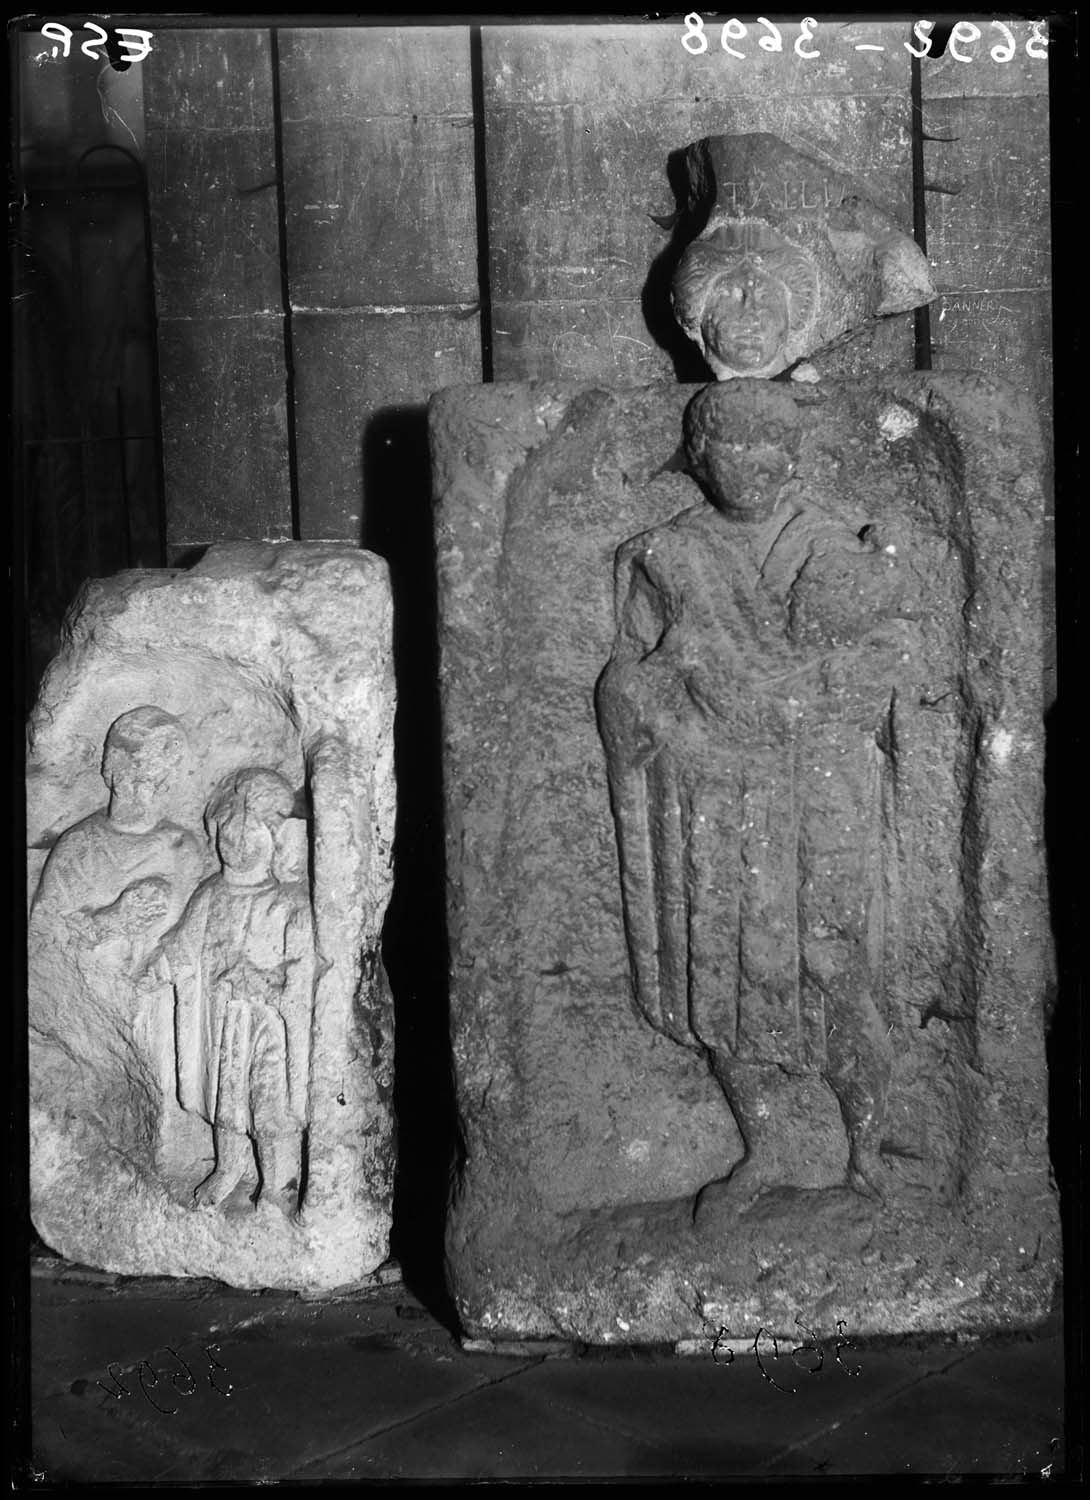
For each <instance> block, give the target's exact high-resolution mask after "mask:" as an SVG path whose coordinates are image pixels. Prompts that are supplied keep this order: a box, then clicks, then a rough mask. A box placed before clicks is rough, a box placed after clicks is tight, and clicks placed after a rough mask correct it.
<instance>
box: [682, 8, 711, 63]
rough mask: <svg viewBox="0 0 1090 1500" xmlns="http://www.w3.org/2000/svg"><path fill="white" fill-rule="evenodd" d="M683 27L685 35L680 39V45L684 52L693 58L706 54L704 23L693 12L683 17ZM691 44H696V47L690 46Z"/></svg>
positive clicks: (706, 44) (706, 41)
mask: <svg viewBox="0 0 1090 1500" xmlns="http://www.w3.org/2000/svg"><path fill="white" fill-rule="evenodd" d="M685 26H686V31H685V35H684V36H683V37H682V38H681V45H682V46H683V47H684V48H685V51H686V52H688V53H689V54H690V55H691V56H693V57H699V56H700V54H701V53H702V52H707V50H708V38H707V37H706V36H705V34H704V22H703V21H702V20H701V19H700V17H699V16H698V15H697V13H696V11H695V10H694V11H690V13H689V14H688V15H687V16H686V17H685ZM692 42H696V43H697V44H698V45H697V46H695V47H694V46H691V45H690V44H691V43H692Z"/></svg>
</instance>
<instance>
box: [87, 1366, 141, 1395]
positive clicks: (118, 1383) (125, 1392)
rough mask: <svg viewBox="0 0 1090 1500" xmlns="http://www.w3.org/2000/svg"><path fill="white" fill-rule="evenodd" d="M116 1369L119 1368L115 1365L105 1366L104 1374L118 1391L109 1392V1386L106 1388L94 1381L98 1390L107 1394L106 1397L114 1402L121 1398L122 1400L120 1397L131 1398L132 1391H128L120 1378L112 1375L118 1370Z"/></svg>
mask: <svg viewBox="0 0 1090 1500" xmlns="http://www.w3.org/2000/svg"><path fill="white" fill-rule="evenodd" d="M118 1368H120V1367H119V1366H117V1365H107V1366H106V1374H107V1375H108V1376H109V1377H110V1379H111V1380H112V1381H113V1383H114V1385H116V1386H118V1387H119V1389H118V1390H116V1391H111V1390H110V1388H109V1386H106V1385H103V1384H102V1381H101V1380H96V1381H95V1384H96V1385H97V1386H98V1387H99V1389H100V1390H103V1391H105V1392H106V1394H107V1396H112V1397H113V1398H114V1400H115V1401H120V1400H121V1398H122V1396H131V1395H132V1391H130V1390H129V1388H128V1386H127V1385H126V1384H125V1382H124V1381H123V1380H122V1379H121V1376H120V1375H115V1374H114V1371H115V1369H118Z"/></svg>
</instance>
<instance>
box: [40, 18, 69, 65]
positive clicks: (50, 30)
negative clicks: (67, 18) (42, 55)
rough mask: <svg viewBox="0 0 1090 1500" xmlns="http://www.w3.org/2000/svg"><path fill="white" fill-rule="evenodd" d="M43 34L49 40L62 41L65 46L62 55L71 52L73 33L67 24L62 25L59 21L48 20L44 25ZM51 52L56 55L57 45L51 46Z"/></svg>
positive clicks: (64, 55) (65, 55)
mask: <svg viewBox="0 0 1090 1500" xmlns="http://www.w3.org/2000/svg"><path fill="white" fill-rule="evenodd" d="M42 35H43V36H44V37H45V39H46V41H47V42H60V44H61V46H62V47H63V48H64V51H63V52H62V53H61V56H62V57H67V56H68V54H69V53H70V52H71V50H72V33H71V32H70V31H69V29H68V27H67V26H62V25H61V23H60V22H59V21H47V22H46V23H45V25H44V26H43V27H42ZM50 52H51V56H53V57H56V55H57V49H56V47H53V48H51V49H50Z"/></svg>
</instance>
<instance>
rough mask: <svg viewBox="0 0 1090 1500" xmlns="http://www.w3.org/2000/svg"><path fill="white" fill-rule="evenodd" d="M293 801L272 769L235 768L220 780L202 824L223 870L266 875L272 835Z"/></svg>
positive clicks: (274, 839) (273, 842) (273, 845)
mask: <svg viewBox="0 0 1090 1500" xmlns="http://www.w3.org/2000/svg"><path fill="white" fill-rule="evenodd" d="M294 804H295V794H294V792H293V791H292V789H291V787H290V786H289V784H288V783H287V781H286V780H285V779H284V777H283V776H281V775H279V773H278V772H276V771H267V770H263V769H257V770H245V771H236V772H235V773H234V774H233V775H232V776H229V777H228V778H227V779H226V780H225V781H224V782H222V783H221V784H220V786H219V787H218V788H217V790H216V792H215V793H214V794H213V796H212V799H211V801H210V802H209V804H208V807H207V808H206V810H205V825H206V827H207V828H208V832H209V834H210V835H211V836H212V838H213V839H214V840H215V844H216V850H217V852H218V854H219V857H220V859H221V860H222V862H223V867H224V869H225V870H227V871H235V872H237V873H239V874H255V875H257V876H259V877H261V876H264V875H267V874H268V873H269V872H270V870H271V869H272V861H273V855H274V852H275V847H276V834H277V832H278V830H279V828H280V825H281V824H282V823H283V822H284V820H285V819H286V818H289V817H290V816H291V813H292V809H293V807H294Z"/></svg>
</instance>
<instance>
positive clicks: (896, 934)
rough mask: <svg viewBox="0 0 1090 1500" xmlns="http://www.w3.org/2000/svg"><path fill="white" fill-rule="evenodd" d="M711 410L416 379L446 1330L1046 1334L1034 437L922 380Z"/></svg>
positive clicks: (691, 1335) (617, 1336) (948, 383)
mask: <svg viewBox="0 0 1090 1500" xmlns="http://www.w3.org/2000/svg"><path fill="white" fill-rule="evenodd" d="M697 389H698V388H696V387H692V386H689V387H685V386H676V385H668V384H663V385H654V386H650V387H648V388H646V389H640V390H620V391H617V390H613V391H609V390H602V389H597V388H592V387H588V386H572V385H544V384H542V385H538V384H534V385H514V384H512V385H498V386H486V387H483V388H481V387H477V388H464V389H462V388H453V389H450V390H447V391H444V392H441V393H440V394H439V395H438V396H436V397H435V398H433V402H432V406H431V432H432V452H433V468H434V481H435V493H436V501H437V538H438V571H439V588H440V611H441V614H440V646H441V673H442V676H441V686H442V705H443V722H444V728H443V734H444V756H445V786H446V799H447V820H448V827H447V862H448V863H447V872H448V881H449V890H450V909H449V928H450V943H451V969H450V973H451V1012H452V1030H453V1048H454V1064H455V1071H456V1078H457V1092H458V1100H459V1108H460V1115H461V1120H462V1125H463V1129H464V1137H465V1151H466V1155H465V1162H464V1166H463V1169H462V1173H461V1178H460V1183H459V1190H458V1193H457V1196H456V1198H455V1202H454V1204H453V1209H452V1215H451V1220H450V1228H449V1237H448V1258H449V1265H450V1274H451V1279H452V1285H453V1289H454V1295H455V1298H456V1301H457V1306H458V1309H459V1311H460V1315H461V1317H462V1319H463V1320H464V1323H465V1326H466V1328H467V1329H468V1330H469V1332H470V1333H471V1334H472V1335H474V1336H478V1337H483V1338H492V1339H498V1340H503V1339H519V1338H543V1337H550V1336H552V1337H562V1338H569V1339H577V1340H584V1341H588V1342H593V1343H602V1344H606V1343H618V1342H622V1343H623V1342H628V1343H636V1342H661V1341H670V1340H675V1341H679V1342H680V1341H694V1340H695V1341H700V1340H703V1339H706V1336H707V1335H708V1333H709V1331H710V1333H711V1334H713V1335H714V1334H716V1333H718V1332H719V1330H720V1329H722V1328H723V1327H726V1328H729V1330H730V1332H731V1335H732V1336H733V1337H736V1338H754V1337H756V1336H757V1334H758V1332H759V1330H760V1329H761V1328H764V1329H765V1330H766V1332H770V1333H773V1334H776V1335H777V1336H780V1337H787V1338H791V1339H792V1341H793V1344H797V1343H799V1342H800V1339H801V1335H800V1332H799V1327H800V1324H801V1326H804V1327H806V1328H808V1329H810V1330H812V1331H814V1332H816V1333H817V1334H819V1335H821V1336H823V1337H829V1336H832V1335H834V1333H835V1330H836V1326H837V1323H838V1321H841V1320H842V1321H843V1324H844V1325H846V1329H847V1331H848V1332H849V1333H856V1334H879V1333H890V1332H904V1331H915V1330H951V1329H968V1330H979V1329H989V1328H1008V1327H1017V1326H1022V1325H1028V1324H1032V1323H1033V1322H1034V1321H1035V1320H1038V1319H1039V1318H1040V1317H1041V1316H1043V1315H1044V1313H1045V1312H1046V1311H1047V1309H1048V1308H1049V1305H1050V1299H1051V1296H1052V1292H1053V1286H1054V1279H1055V1276H1056V1272H1057V1264H1058V1233H1057V1214H1056V1204H1055V1198H1054V1191H1053V1187H1052V1183H1051V1178H1050V1172H1049V1164H1048V1158H1047V1149H1046V1103H1045V1099H1046V1075H1045V1059H1044V1044H1043V1019H1042V1006H1043V1003H1044V1001H1045V999H1046V994H1047V991H1048V988H1049V984H1050V978H1051V972H1052V971H1051V947H1050V935H1049V922H1048V913H1047V906H1046V885H1045V868H1044V860H1043V851H1042V831H1041V814H1042V714H1041V666H1042V662H1041V655H1042V648H1041V639H1042V602H1041V592H1040V581H1039V556H1040V553H1039V542H1040V535H1041V526H1042V515H1043V498H1042V487H1041V464H1042V457H1041V449H1040V440H1039V436H1038V434H1037V431H1036V427H1035V419H1034V417H1033V416H1032V414H1031V413H1030V412H1028V411H1027V408H1026V404H1025V403H1024V402H1023V401H1022V399H1021V398H1020V397H1018V396H1017V395H1016V394H1015V393H1014V392H1013V391H1011V390H1010V389H1009V388H1006V387H1003V386H1001V385H999V384H998V383H996V382H992V381H989V380H987V379H985V378H983V377H977V376H954V375H938V374H930V373H922V372H921V373H915V374H906V375H897V374H888V375H875V376H870V377H868V378H867V379H866V380H865V381H862V380H860V381H856V380H841V381H823V382H821V383H820V384H818V385H797V386H794V385H790V384H785V383H771V382H766V381H746V380H735V381H730V382H727V383H725V384H716V385H712V386H709V387H707V388H705V390H704V391H703V392H702V393H701V399H700V401H699V403H695V404H693V405H692V409H691V412H690V415H689V417H688V418H687V420H686V423H685V424H684V425H683V414H685V413H686V409H687V408H689V407H690V403H693V402H694V397H695V396H696V393H697ZM709 398H714V399H709ZM693 413H695V414H696V415H695V416H694V415H693ZM683 432H684V433H685V446H683V445H682V435H683ZM717 445H718V446H717ZM747 452H748V453H750V454H751V455H753V454H755V455H756V459H757V462H756V466H753V465H752V464H751V463H750V461H749V460H747V458H746V454H747ZM709 455H710V456H709ZM717 455H718V457H717ZM724 455H726V460H727V462H726V469H725V470H724V469H723V467H722V461H723V459H724ZM717 464H719V468H718V469H717V467H716V465H717ZM747 465H748V466H747ZM690 467H691V468H693V469H694V470H695V471H696V472H697V473H699V474H700V476H701V483H699V484H698V483H697V481H696V480H695V479H694V478H692V477H690V473H689V472H688V469H689V468H690ZM773 502H774V503H773ZM769 506H771V509H769ZM796 1318H798V1319H799V1320H800V1323H796V1321H795V1320H796ZM699 1346H700V1345H699V1344H697V1345H695V1346H694V1347H699ZM703 1347H705V1348H707V1347H709V1345H708V1344H707V1343H706V1342H705V1343H704V1345H703Z"/></svg>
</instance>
